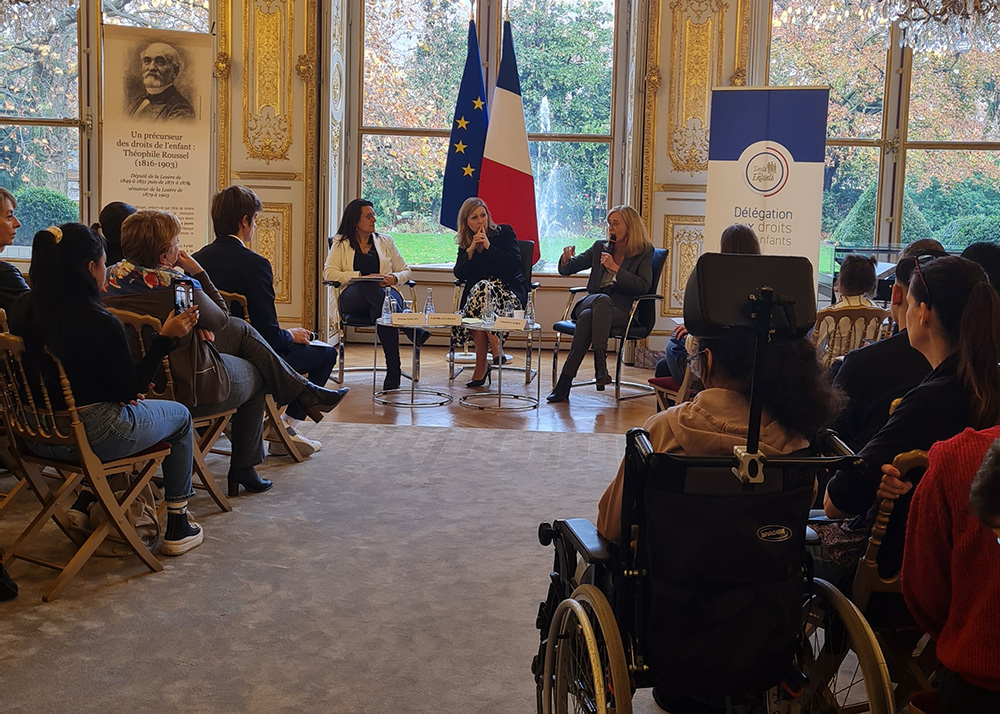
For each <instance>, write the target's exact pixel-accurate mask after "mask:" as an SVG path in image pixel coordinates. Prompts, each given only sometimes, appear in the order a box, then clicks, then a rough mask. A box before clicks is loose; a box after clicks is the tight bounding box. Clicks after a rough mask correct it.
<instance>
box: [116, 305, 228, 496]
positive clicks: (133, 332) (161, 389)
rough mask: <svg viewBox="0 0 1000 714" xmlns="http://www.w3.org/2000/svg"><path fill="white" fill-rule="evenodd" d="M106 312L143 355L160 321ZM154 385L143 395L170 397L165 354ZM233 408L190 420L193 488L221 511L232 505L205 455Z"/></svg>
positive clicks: (154, 397) (135, 349)
mask: <svg viewBox="0 0 1000 714" xmlns="http://www.w3.org/2000/svg"><path fill="white" fill-rule="evenodd" d="M108 312H110V313H111V314H112V315H114V316H116V317H117V318H118V319H119V320H121V321H122V323H123V324H124V325H125V333H126V334H127V335H128V338H129V344H130V345H131V347H132V350H133V353H134V354H135V355H137V356H140V357H143V356H145V355H146V342H147V340H149V339H151V338H152V335H153V333H158V332H159V331H160V327H161V325H160V321H159V320H157V319H156V318H155V317H152V316H151V315H140V314H138V313H135V312H129V311H128V310H119V309H117V308H108ZM157 382H158V383H157V384H156V385H155V386H153V387H151V388H150V390H149V391H148V392H146V396H147V397H149V398H151V399H171V400H172V399H173V398H174V382H173V375H172V374H171V372H170V363H169V361H168V360H167V358H166V357H164V358H163V368H162V376H161V375H159V374H158V375H157ZM235 413H236V410H235V409H228V410H226V411H223V412H218V413H216V414H210V415H209V416H204V417H196V418H195V419H194V420H193V424H194V428H195V438H194V449H193V452H194V454H193V455H194V474H192V475H197V477H198V479H197V481H196V482H194V487H195V488H201V489H203V490H205V491H207V492H208V494H209V495H210V496H211V497H212V500H213V501H215V503H216V505H217V506H218V507H219V508H220V509H221V510H222V511H224V512H225V511H231V510H233V505H232V504H231V503H230V502H229V499H228V498H227V497H226V494H225V493H223V491H222V489H221V488H219V484H218V483H217V482H216V480H215V476H214V475H213V474H212V471H211V469H209V468H208V463H207V461H206V457H207V456H208V454H209V453H210V452H211V451H212V447H213V446H215V442H216V441H218V440H219V437H220V436H222V431H223V429H225V428H226V426H228V425H229V420H230V419H232V417H233V414H235Z"/></svg>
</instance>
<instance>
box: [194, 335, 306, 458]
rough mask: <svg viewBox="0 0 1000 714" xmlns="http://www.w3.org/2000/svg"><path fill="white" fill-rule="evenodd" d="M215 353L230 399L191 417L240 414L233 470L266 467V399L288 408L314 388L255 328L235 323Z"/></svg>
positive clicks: (235, 422) (236, 421)
mask: <svg viewBox="0 0 1000 714" xmlns="http://www.w3.org/2000/svg"><path fill="white" fill-rule="evenodd" d="M215 347H216V348H217V349H218V350H219V352H221V353H222V361H223V362H224V363H225V365H226V371H227V372H228V373H229V383H230V389H229V396H228V397H227V398H226V399H225V400H224V401H222V402H219V403H218V404H208V405H200V406H197V407H195V408H194V409H192V410H191V416H193V417H195V418H197V417H199V416H207V415H209V414H215V413H217V412H220V411H226V410H228V409H236V414H234V415H233V419H232V421H231V422H230V423H231V425H232V431H231V434H232V438H231V441H232V444H233V455H232V457H231V458H230V461H229V465H230V468H243V467H247V466H256V465H257V464H259V463H261V462H263V461H264V398H265V396H266V395H268V394H270V395H272V396H273V397H274V401H276V402H277V403H278V404H279V405H281V404H288V403H289V402H291V401H293V400H294V399H296V398H297V397H298V396H299V395H300V394H302V392H303V391H305V390H306V389H308V388H309V386H310V385H309V382H308V380H306V379H305V377H303V376H302V375H301V374H299V373H298V372H296V371H295V370H294V369H292V368H291V367H290V366H289V365H288V363H286V362H285V361H284V360H283V359H281V357H279V356H278V355H277V354H276V353H275V352H274V350H273V349H271V346H270V345H269V344H267V342H266V341H265V340H264V338H262V337H261V336H260V334H259V333H258V332H257V330H255V329H254V328H253V327H252V326H251V325H250V323H248V322H247V321H246V320H242V319H240V318H236V317H230V318H229V324H228V325H227V326H226V327H225V328H224V329H222V330H220V331H219V332H216V333H215Z"/></svg>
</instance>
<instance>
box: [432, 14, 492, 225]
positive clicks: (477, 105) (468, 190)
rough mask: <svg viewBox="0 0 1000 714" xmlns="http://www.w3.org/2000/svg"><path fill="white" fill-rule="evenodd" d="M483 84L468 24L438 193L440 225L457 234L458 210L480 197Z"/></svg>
mask: <svg viewBox="0 0 1000 714" xmlns="http://www.w3.org/2000/svg"><path fill="white" fill-rule="evenodd" d="M487 124H488V119H487V116H486V84H485V82H483V63H482V60H481V59H480V57H479V40H478V38H477V37H476V23H475V22H474V21H472V20H469V54H468V55H467V56H466V59H465V71H464V72H463V73H462V85H461V86H460V87H459V88H458V101H457V102H455V119H454V121H453V122H452V125H451V138H450V139H449V141H448V162H447V163H446V164H445V168H444V187H443V188H442V190H441V225H443V226H447V227H448V228H451V229H452V230H458V209H459V208H461V207H462V204H463V203H464V202H465V199H467V198H470V197H472V196H476V195H478V193H479V172H480V169H481V168H482V164H483V147H484V146H485V145H486V126H487Z"/></svg>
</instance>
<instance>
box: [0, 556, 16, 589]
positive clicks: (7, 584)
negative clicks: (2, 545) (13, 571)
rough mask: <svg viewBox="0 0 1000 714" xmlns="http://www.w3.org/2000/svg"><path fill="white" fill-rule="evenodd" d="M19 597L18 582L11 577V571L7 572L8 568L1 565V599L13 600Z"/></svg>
mask: <svg viewBox="0 0 1000 714" xmlns="http://www.w3.org/2000/svg"><path fill="white" fill-rule="evenodd" d="M2 556H3V551H2V550H0V557H2ZM16 597H17V583H15V582H14V579H13V578H12V577H10V573H8V572H7V568H5V567H3V565H0V600H13V599H14V598H16Z"/></svg>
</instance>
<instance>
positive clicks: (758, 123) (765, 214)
mask: <svg viewBox="0 0 1000 714" xmlns="http://www.w3.org/2000/svg"><path fill="white" fill-rule="evenodd" d="M829 94H830V91H829V89H828V88H817V87H803V88H798V87H776V88H767V89H755V88H725V89H715V90H713V91H712V116H711V124H710V126H711V129H710V133H709V146H708V190H707V197H706V206H705V245H704V249H705V251H718V250H719V241H720V237H721V235H722V231H723V230H724V229H725V228H726V227H727V226H729V225H732V224H733V223H745V224H746V225H748V226H750V227H751V228H753V229H754V231H755V232H756V233H757V238H758V239H759V240H760V248H761V251H762V252H763V253H764V254H765V255H802V256H805V257H806V258H808V259H809V260H810V261H811V262H812V264H813V271H814V273H816V271H817V270H818V267H819V243H820V226H821V218H822V215H823V170H824V165H825V158H826V119H827V105H828V102H829ZM817 278H818V273H817Z"/></svg>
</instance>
